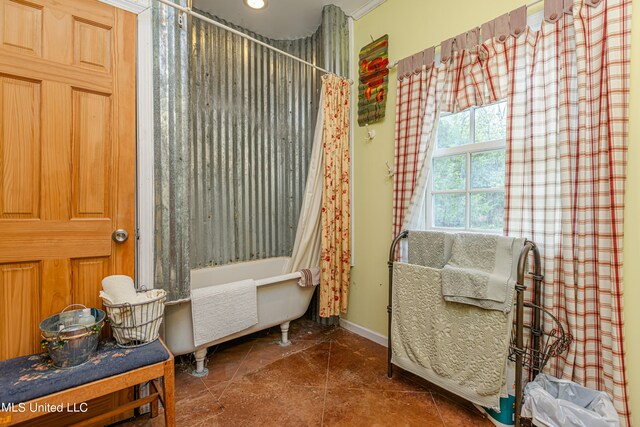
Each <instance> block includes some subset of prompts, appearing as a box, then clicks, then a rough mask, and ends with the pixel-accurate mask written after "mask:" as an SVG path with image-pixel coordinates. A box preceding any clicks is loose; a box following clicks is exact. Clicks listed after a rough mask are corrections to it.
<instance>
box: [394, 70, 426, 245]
mask: <svg viewBox="0 0 640 427" xmlns="http://www.w3.org/2000/svg"><path fill="white" fill-rule="evenodd" d="M431 71H433V67H431ZM429 74H431V73H430V72H429V73H428V72H427V70H425V69H424V68H423V69H421V70H420V71H419V72H417V73H409V74H408V75H406V76H398V77H399V79H398V88H397V91H396V102H397V104H396V137H395V157H394V171H395V173H394V175H393V235H394V236H397V235H398V234H399V233H400V232H401V231H402V224H403V221H404V216H405V211H406V210H407V208H408V206H409V204H410V202H411V197H412V196H413V192H414V189H415V186H416V178H417V176H418V171H419V166H420V160H421V158H422V160H424V152H425V148H426V146H425V144H421V143H420V142H421V140H422V138H421V135H422V124H423V117H424V111H425V107H426V103H427V92H428V90H429V87H428V86H429V85H430V82H431V80H430V79H428V76H429Z"/></svg>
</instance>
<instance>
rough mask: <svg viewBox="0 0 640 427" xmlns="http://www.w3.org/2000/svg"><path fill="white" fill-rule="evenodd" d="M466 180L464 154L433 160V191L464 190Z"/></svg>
mask: <svg viewBox="0 0 640 427" xmlns="http://www.w3.org/2000/svg"><path fill="white" fill-rule="evenodd" d="M466 179H467V161H466V156H465V155H464V154H463V155H461V156H447V157H435V158H434V159H433V189H434V190H464V189H465V188H466Z"/></svg>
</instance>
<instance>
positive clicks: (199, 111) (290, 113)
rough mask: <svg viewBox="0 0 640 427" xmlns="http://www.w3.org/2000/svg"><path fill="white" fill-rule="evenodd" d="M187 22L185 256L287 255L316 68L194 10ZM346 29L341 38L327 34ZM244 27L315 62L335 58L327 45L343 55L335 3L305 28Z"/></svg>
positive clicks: (213, 261)
mask: <svg viewBox="0 0 640 427" xmlns="http://www.w3.org/2000/svg"><path fill="white" fill-rule="evenodd" d="M199 13H203V12H199ZM203 14H204V13H203ZM210 17H211V18H213V19H217V18H215V17H213V16H210ZM220 21H221V22H224V23H225V24H226V25H230V26H232V27H234V28H236V29H238V30H240V31H245V30H243V29H242V28H240V27H237V26H234V25H232V24H231V23H228V22H225V21H222V20H220ZM192 29H193V31H192V68H191V71H192V72H191V81H192V86H191V88H192V92H191V93H192V98H191V99H192V109H193V111H194V123H193V135H192V141H193V150H192V158H193V160H192V161H193V170H194V176H193V186H192V193H191V194H192V211H191V236H192V240H191V241H192V246H191V266H192V267H193V268H198V267H205V266H209V265H218V264H228V263H231V262H238V261H249V260H254V259H262V258H271V257H277V256H289V255H291V250H292V248H293V242H294V240H295V234H296V227H297V224H298V216H299V213H300V207H301V205H302V197H303V193H304V187H305V182H306V177H307V169H308V165H307V164H308V160H309V157H310V155H311V146H312V142H313V132H314V129H315V120H316V115H317V111H318V110H317V109H318V100H319V95H320V79H319V77H320V73H319V72H318V71H316V70H315V69H313V68H311V67H308V66H306V65H304V64H301V63H299V62H296V61H293V60H291V59H289V58H287V57H285V56H283V55H279V54H277V53H274V52H272V51H270V50H268V49H266V48H264V47H262V46H260V45H258V44H256V43H253V42H250V41H247V40H245V39H243V38H242V37H240V36H237V35H234V34H231V33H228V32H226V31H224V30H221V29H219V28H217V27H215V26H213V25H209V24H207V23H206V22H201V21H198V20H194V22H193V27H192ZM345 31H346V35H347V39H346V42H347V46H346V48H345V46H344V45H343V44H341V43H336V39H339V40H342V39H343V37H338V36H339V35H342V34H345ZM245 32H247V33H248V34H250V35H251V36H253V37H256V38H258V39H260V40H262V41H264V42H267V43H269V44H271V45H273V46H275V47H278V48H280V49H282V50H285V51H287V52H289V53H292V54H293V55H296V56H298V57H300V58H302V59H305V60H307V61H309V62H312V63H316V64H319V65H321V66H326V65H325V64H326V63H328V64H329V66H330V67H331V68H335V66H336V64H339V65H340V66H343V64H342V61H340V60H338V59H337V58H335V57H334V54H337V55H346V62H347V64H348V26H347V25H346V17H345V15H344V13H343V12H342V11H341V10H340V9H339V8H337V7H335V6H328V7H326V8H325V10H324V13H323V22H322V25H321V26H320V28H318V30H317V31H316V33H315V34H313V35H311V36H309V37H307V38H303V39H298V40H292V41H278V40H270V39H266V38H264V37H261V36H259V35H257V34H255V33H251V32H248V31H245ZM334 32H337V33H338V34H337V35H334Z"/></svg>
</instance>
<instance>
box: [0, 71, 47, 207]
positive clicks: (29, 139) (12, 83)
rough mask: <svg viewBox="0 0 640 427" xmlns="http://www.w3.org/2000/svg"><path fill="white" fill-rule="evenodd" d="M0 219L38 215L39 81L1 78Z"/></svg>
mask: <svg viewBox="0 0 640 427" xmlns="http://www.w3.org/2000/svg"><path fill="white" fill-rule="evenodd" d="M0 98H1V99H2V104H1V105H0V127H1V129H2V142H1V143H0V156H1V157H2V161H1V162H0V168H2V169H1V170H2V172H1V174H0V179H1V180H2V182H1V184H0V191H1V192H2V197H1V198H0V218H38V216H39V200H40V107H41V106H40V84H39V83H36V82H32V81H28V80H20V79H15V78H10V77H0Z"/></svg>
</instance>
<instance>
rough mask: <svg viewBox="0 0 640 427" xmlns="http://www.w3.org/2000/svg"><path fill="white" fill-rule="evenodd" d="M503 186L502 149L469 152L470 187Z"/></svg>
mask: <svg viewBox="0 0 640 427" xmlns="http://www.w3.org/2000/svg"><path fill="white" fill-rule="evenodd" d="M502 187H504V150H494V151H482V152H480V153H473V154H471V188H502Z"/></svg>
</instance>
